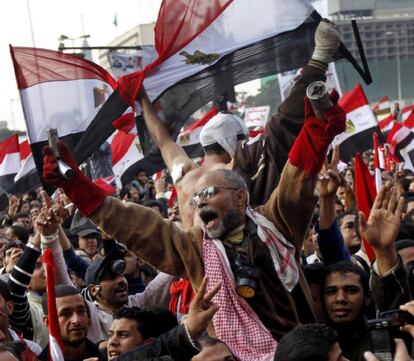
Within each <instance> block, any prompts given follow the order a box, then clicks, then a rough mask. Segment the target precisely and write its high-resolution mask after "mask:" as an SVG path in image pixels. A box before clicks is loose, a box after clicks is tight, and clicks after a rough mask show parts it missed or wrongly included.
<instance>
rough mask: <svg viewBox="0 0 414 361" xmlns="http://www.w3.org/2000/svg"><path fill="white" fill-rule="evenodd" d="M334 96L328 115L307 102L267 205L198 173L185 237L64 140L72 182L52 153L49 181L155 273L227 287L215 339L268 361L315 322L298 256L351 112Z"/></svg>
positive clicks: (220, 173) (225, 175)
mask: <svg viewBox="0 0 414 361" xmlns="http://www.w3.org/2000/svg"><path fill="white" fill-rule="evenodd" d="M337 100H338V94H337V93H335V94H332V95H331V102H332V104H333V105H334V106H333V107H332V108H331V109H330V110H328V111H326V112H324V117H323V119H322V118H318V117H317V116H316V115H315V113H314V111H313V108H312V105H311V104H310V101H309V99H307V98H306V99H305V122H304V125H303V127H302V130H301V131H300V133H299V135H298V137H297V139H296V141H295V143H294V145H293V147H292V149H291V151H290V153H289V161H288V162H287V163H286V165H285V167H284V170H283V172H282V176H281V179H280V182H279V186H278V188H276V189H275V190H274V191H273V193H272V195H271V197H270V199H269V200H268V201H267V202H266V203H265V204H264V205H262V206H260V207H258V208H256V209H255V210H253V209H252V208H251V207H250V206H249V193H248V190H247V186H246V184H245V182H244V181H243V178H241V176H240V175H238V174H237V173H236V172H233V171H230V170H225V169H220V170H215V171H212V172H206V173H205V174H204V175H202V176H201V177H200V178H199V180H198V181H197V183H196V184H195V187H194V190H195V192H194V194H193V196H192V197H191V204H192V206H193V207H194V208H195V211H196V212H197V214H198V216H199V217H200V220H201V222H202V227H200V226H194V227H193V228H191V229H190V230H188V231H183V230H181V229H179V228H178V227H177V226H175V225H174V224H173V223H172V222H170V221H168V220H165V219H163V218H162V217H161V216H160V215H159V214H157V212H155V211H153V210H151V209H148V208H146V207H142V206H140V205H137V204H131V203H123V202H122V201H120V200H118V199H116V198H113V197H109V195H108V194H107V193H106V192H105V190H103V189H102V188H100V187H99V186H97V185H96V184H94V183H93V182H92V181H91V180H90V179H89V178H87V177H86V176H85V175H83V174H82V172H81V171H80V170H79V169H78V167H77V164H76V161H75V159H74V158H73V156H72V154H71V153H70V151H69V149H68V148H67V146H66V145H65V144H64V143H59V144H58V148H59V151H60V155H61V158H62V160H63V161H65V162H66V163H67V164H68V165H69V166H71V167H72V169H73V171H74V176H73V177H72V178H71V179H70V180H67V179H65V178H64V177H63V176H61V175H60V174H59V173H58V170H57V169H58V168H57V159H56V157H55V156H54V155H53V152H52V150H51V149H50V148H49V147H45V149H44V154H45V157H44V170H43V176H44V179H45V180H46V181H47V182H50V183H54V184H56V185H58V186H59V187H61V188H63V189H64V191H65V193H66V195H67V196H68V197H69V198H70V199H71V200H72V202H73V203H74V204H75V206H76V207H77V208H78V209H79V210H80V212H81V213H83V214H84V215H85V216H88V217H90V218H91V219H92V220H93V221H94V222H95V223H96V224H97V225H98V226H99V227H100V228H102V229H103V230H104V232H105V233H106V234H108V235H109V236H110V237H112V238H114V239H120V240H122V241H123V243H124V244H125V245H126V246H127V247H128V248H129V249H130V250H131V251H133V252H135V253H136V254H137V255H139V256H140V257H141V258H143V259H144V260H145V261H147V262H148V263H150V264H152V265H153V266H155V267H156V268H157V269H159V270H161V271H163V272H166V273H169V274H172V275H176V276H180V277H185V278H188V279H189V280H190V281H191V283H192V286H193V288H194V289H198V287H199V286H200V284H201V282H202V279H203V277H204V275H207V276H208V277H209V278H210V280H211V281H212V282H213V283H218V282H222V283H223V287H222V288H221V289H220V291H219V293H218V294H217V295H216V297H215V299H214V302H217V304H218V306H219V310H218V312H217V314H216V316H215V318H214V320H213V326H214V332H215V334H216V335H217V336H218V338H220V339H222V340H223V341H224V342H226V344H228V346H229V347H230V348H231V350H232V352H233V353H235V355H236V356H237V357H238V358H240V359H241V360H254V359H269V358H271V357H273V353H274V349H275V347H276V340H277V339H279V338H280V337H281V336H283V334H285V333H286V332H288V331H289V330H290V329H292V328H293V327H294V326H295V325H297V324H298V323H306V322H311V321H314V315H313V310H312V300H311V296H310V293H309V289H308V287H307V284H306V281H305V279H304V277H303V274H302V272H301V270H300V266H299V263H298V259H299V258H298V257H299V254H300V249H301V247H302V242H303V239H304V237H305V234H306V232H307V229H308V226H309V222H310V220H311V216H312V214H313V210H314V207H315V204H316V201H317V198H316V196H315V187H316V183H317V175H318V173H319V172H320V170H321V169H322V166H323V163H324V160H325V155H326V153H327V150H328V147H329V145H330V143H331V142H332V140H333V139H334V137H335V136H336V135H337V134H340V133H341V132H343V131H344V130H345V119H346V114H345V112H344V110H343V109H342V108H341V107H340V106H338V105H337ZM119 220H122V222H120V221H119ZM233 275H235V278H234V277H233ZM230 325H231V326H230ZM230 327H231V328H230ZM210 331H211V332H213V330H210Z"/></svg>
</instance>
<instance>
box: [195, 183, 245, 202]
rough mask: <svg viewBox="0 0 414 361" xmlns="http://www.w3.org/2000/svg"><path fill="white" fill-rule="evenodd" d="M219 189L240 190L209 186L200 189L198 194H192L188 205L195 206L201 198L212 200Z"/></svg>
mask: <svg viewBox="0 0 414 361" xmlns="http://www.w3.org/2000/svg"><path fill="white" fill-rule="evenodd" d="M219 189H231V190H234V191H237V190H239V189H240V188H236V187H218V186H210V187H206V188H204V189H202V190H201V191H199V192H196V193H194V195H193V196H192V197H191V199H190V205H191V206H196V205H197V204H198V202H199V201H200V199H201V198H204V199H210V198H213V197H214V196H215V195H216V194H217V193H218V190H219Z"/></svg>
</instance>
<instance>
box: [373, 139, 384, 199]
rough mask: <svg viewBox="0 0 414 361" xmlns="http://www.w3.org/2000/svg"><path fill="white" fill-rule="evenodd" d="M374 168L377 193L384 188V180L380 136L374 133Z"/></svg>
mask: <svg viewBox="0 0 414 361" xmlns="http://www.w3.org/2000/svg"><path fill="white" fill-rule="evenodd" d="M373 138H374V166H375V189H376V190H377V192H379V191H380V189H381V187H382V178H381V167H380V160H379V147H378V134H377V133H374V135H373Z"/></svg>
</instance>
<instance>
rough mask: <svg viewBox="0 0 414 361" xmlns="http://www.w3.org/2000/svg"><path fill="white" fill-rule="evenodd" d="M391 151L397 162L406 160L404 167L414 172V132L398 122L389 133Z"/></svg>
mask: <svg viewBox="0 0 414 361" xmlns="http://www.w3.org/2000/svg"><path fill="white" fill-rule="evenodd" d="M387 143H388V144H389V147H388V149H389V152H390V154H391V155H392V157H393V158H394V160H396V161H397V162H404V169H409V170H411V171H413V172H414V132H413V130H412V129H410V128H408V127H406V126H405V124H401V123H398V122H395V123H394V127H393V128H392V129H391V131H390V133H389V134H388V138H387Z"/></svg>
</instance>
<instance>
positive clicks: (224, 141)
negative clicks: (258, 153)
mask: <svg viewBox="0 0 414 361" xmlns="http://www.w3.org/2000/svg"><path fill="white" fill-rule="evenodd" d="M247 134H248V131H247V128H246V125H245V124H244V121H243V120H242V119H241V118H239V117H238V116H237V115H234V114H229V113H219V114H217V115H215V116H214V117H213V118H211V119H210V120H209V122H208V123H207V124H206V125H205V126H204V128H203V129H202V130H201V133H200V143H201V145H202V146H203V147H205V146H207V145H211V144H214V143H218V144H220V146H221V147H223V149H224V150H225V151H226V152H227V153H229V154H230V156H231V157H232V158H234V153H235V152H236V147H237V136H238V135H245V136H246V138H247Z"/></svg>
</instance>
